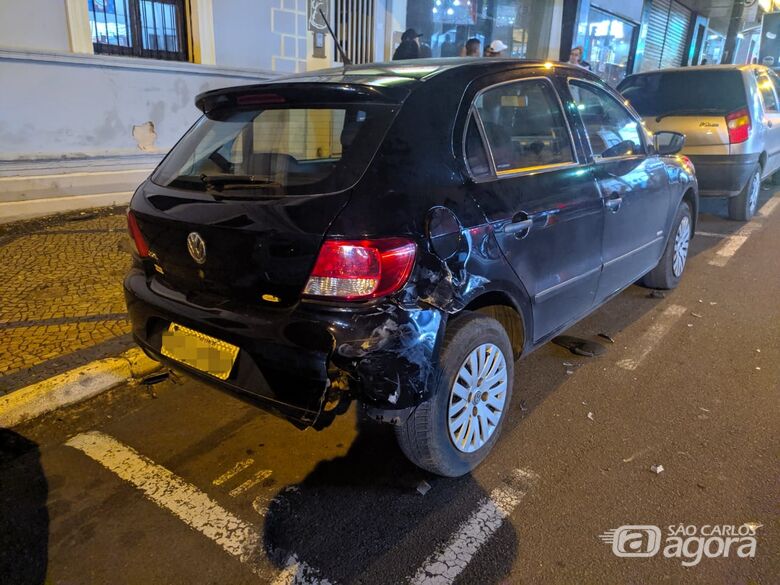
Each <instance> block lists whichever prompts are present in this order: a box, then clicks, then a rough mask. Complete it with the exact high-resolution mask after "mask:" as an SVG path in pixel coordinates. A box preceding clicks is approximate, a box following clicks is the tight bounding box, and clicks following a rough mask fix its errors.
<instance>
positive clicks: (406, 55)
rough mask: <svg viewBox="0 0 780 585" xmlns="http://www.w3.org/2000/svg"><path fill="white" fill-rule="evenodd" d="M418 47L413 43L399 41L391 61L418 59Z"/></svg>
mask: <svg viewBox="0 0 780 585" xmlns="http://www.w3.org/2000/svg"><path fill="white" fill-rule="evenodd" d="M419 58H420V46H419V45H418V44H417V43H416V42H415V41H401V44H400V45H398V48H397V49H396V50H395V53H393V61H403V60H405V59H419Z"/></svg>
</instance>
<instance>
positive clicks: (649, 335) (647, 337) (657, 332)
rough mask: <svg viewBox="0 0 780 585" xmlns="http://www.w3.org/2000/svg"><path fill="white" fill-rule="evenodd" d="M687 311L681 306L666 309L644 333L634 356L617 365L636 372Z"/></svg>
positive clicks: (636, 345) (671, 306) (670, 306)
mask: <svg viewBox="0 0 780 585" xmlns="http://www.w3.org/2000/svg"><path fill="white" fill-rule="evenodd" d="M686 311H687V309H686V308H685V307H681V306H680V305H669V306H668V307H666V309H664V310H663V311H662V312H661V314H660V315H658V318H657V319H656V321H655V323H653V324H652V325H651V326H650V328H649V329H648V330H647V331H645V332H644V334H643V335H642V336H641V337H640V338H639V340H638V341H637V343H636V344H635V345H634V355H633V356H632V357H628V358H625V359H622V360H620V361H619V362H618V363H617V365H618V367H620V368H623V369H624V370H636V369H637V367H639V364H641V363H642V360H644V359H645V358H646V357H647V354H649V353H650V352H651V351H652V350H653V348H654V347H655V346H656V345H657V344H658V342H659V341H661V340H662V339H663V338H664V336H665V335H666V334H667V333H669V330H670V329H671V328H672V325H674V324H675V322H676V321H677V319H679V318H680V317H682V316H683V315H684V314H685V312H686Z"/></svg>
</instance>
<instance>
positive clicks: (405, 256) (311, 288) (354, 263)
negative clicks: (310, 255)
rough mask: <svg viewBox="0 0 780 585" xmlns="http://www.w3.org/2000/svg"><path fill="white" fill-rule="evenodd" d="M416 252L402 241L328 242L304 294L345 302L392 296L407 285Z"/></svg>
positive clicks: (410, 242)
mask: <svg viewBox="0 0 780 585" xmlns="http://www.w3.org/2000/svg"><path fill="white" fill-rule="evenodd" d="M416 251H417V247H416V246H415V244H414V242H412V241H410V240H406V239H403V238H384V239H380V240H325V243H324V244H323V245H322V248H320V253H319V255H318V256H317V262H315V264H314V268H313V269H312V271H311V276H309V281H308V282H307V283H306V287H305V288H304V289H303V294H304V295H305V296H308V297H321V298H329V299H340V300H346V301H357V300H364V299H374V298H377V297H383V296H385V295H389V294H391V293H394V292H395V291H397V290H398V289H400V288H401V287H402V286H403V285H404V284H406V281H407V280H408V279H409V274H410V273H411V271H412V266H413V265H414V256H415V253H416Z"/></svg>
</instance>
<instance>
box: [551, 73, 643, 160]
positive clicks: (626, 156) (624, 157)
mask: <svg viewBox="0 0 780 585" xmlns="http://www.w3.org/2000/svg"><path fill="white" fill-rule="evenodd" d="M572 81H576V82H577V83H583V84H585V85H592V86H593V87H596V88H598V89H600V90H601V91H603V92H604V93H605V94H607V95H608V96H609V98H610V99H611V100H613V101H614V102H616V103H617V104H618V105H619V106H620V107H622V108H623V109H624V110H625V111H626V113H627V114H628V116H629V118H631V119H632V120H633V121H634V122H636V123H637V124H639V127H640V128H642V131H640V132H639V139H640V140H641V141H642V148H643V150H644V152H642V153H639V154H624V155H622V156H615V157H611V158H604V157H603V156H601V155H600V154H596V153H595V152H593V145H592V144H591V142H590V136H589V135H588V133H587V132H585V139H586V140H587V144H588V150H589V151H590V156H591V158H592V159H593V162H594V163H596V164H599V163H601V162H614V161H620V160H631V159H636V158H644V157H649V156H650V154H649V149H648V147H647V146H648V145H647V136H646V135H645V131H644V124H642V120H641V119H639V120H637V118H636V116H634V113H633V112H632V111H631V110H629V109H628V108H627V107H625V106H624V105H623V104H622V103H620V100H618V99H617V98H616V97H615V96H613V95H612V94H610V93H609V92H608V91H607V90H605V89H604V88H603V87H601V86H600V85H599V84H598V83H595V82H593V81H591V80H589V79H583V78H580V77H567V78H566V86H567V87H568V88H569V94H570V95H571V97H572V103H574V102H573V100H574V94H573V93H572V91H571V89H572ZM575 105H576V104H575ZM575 109H576V108H575ZM576 115H577V118H578V119H579V121H580V124H581V125H582V127H583V128H584V127H585V124H584V122H583V121H582V116H580V111H579V110H577V114H576Z"/></svg>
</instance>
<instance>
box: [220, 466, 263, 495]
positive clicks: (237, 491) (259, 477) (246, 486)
mask: <svg viewBox="0 0 780 585" xmlns="http://www.w3.org/2000/svg"><path fill="white" fill-rule="evenodd" d="M272 473H273V472H272V471H271V470H270V469H261V470H260V471H258V472H257V473H255V474H254V475H253V476H252V477H250V478H249V479H247V480H246V481H245V482H243V483H242V484H241V485H239V486H238V487H235V488H233V489H232V490H230V495H231V496H232V497H234V498H235V497H236V496H240V495H241V494H243V493H244V492H246V491H249V490H250V489H252V488H253V487H255V486H256V485H257V484H259V483H260V482H261V481H263V480H266V479H268V478H269V477H271V474H272Z"/></svg>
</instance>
